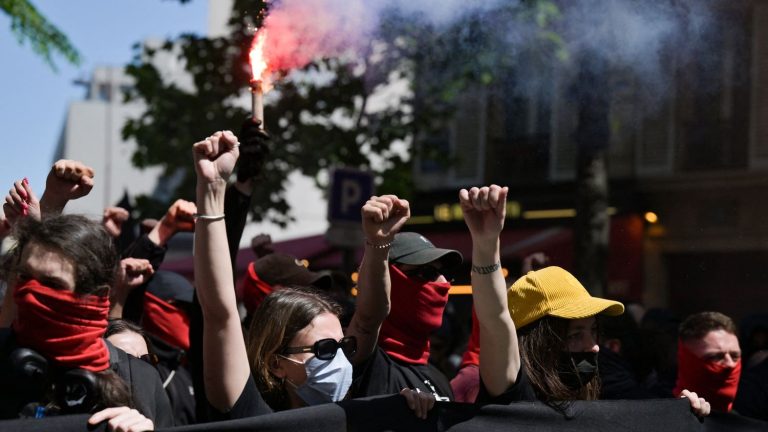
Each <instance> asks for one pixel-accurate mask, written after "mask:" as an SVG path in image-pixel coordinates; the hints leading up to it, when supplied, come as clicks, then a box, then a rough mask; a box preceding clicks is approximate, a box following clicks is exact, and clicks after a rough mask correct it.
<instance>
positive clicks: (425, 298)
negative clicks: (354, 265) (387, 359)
mask: <svg viewBox="0 0 768 432" xmlns="http://www.w3.org/2000/svg"><path fill="white" fill-rule="evenodd" d="M389 275H390V279H391V280H392V290H391V292H390V300H391V304H392V309H391V311H390V312H389V316H388V317H387V319H386V320H384V324H382V326H381V334H380V335H379V346H380V347H381V348H382V349H383V350H384V351H385V352H386V353H387V354H389V355H390V356H391V357H392V358H395V359H397V360H400V361H403V362H405V363H411V364H427V361H428V360H429V336H430V335H431V334H432V332H433V331H435V330H437V329H438V328H440V324H442V322H443V309H445V304H446V303H447V302H448V290H450V288H451V284H450V283H448V282H423V281H419V280H418V279H412V278H409V277H408V276H406V275H405V274H404V273H403V272H402V271H400V269H398V268H397V267H395V266H393V265H390V266H389Z"/></svg>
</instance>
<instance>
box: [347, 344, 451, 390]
mask: <svg viewBox="0 0 768 432" xmlns="http://www.w3.org/2000/svg"><path fill="white" fill-rule="evenodd" d="M404 388H410V389H414V390H415V389H418V390H421V391H423V392H429V393H432V394H433V395H434V396H435V399H436V400H438V401H445V402H448V401H451V400H453V391H452V390H451V385H450V384H449V383H448V379H447V378H446V377H445V375H443V373H442V372H440V371H439V370H438V369H437V368H436V367H434V366H432V365H431V364H425V365H413V364H407V363H400V362H398V361H396V360H395V359H393V358H392V357H390V356H389V355H388V354H387V353H386V352H384V350H383V349H381V348H380V347H376V350H375V351H374V352H373V354H371V356H370V357H369V358H368V360H366V361H365V362H364V363H362V364H361V365H359V366H357V367H355V371H354V381H353V382H352V388H351V389H350V392H349V397H348V398H361V397H367V396H381V395H387V394H392V393H399V392H400V390H402V389H404Z"/></svg>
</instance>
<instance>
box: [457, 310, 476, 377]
mask: <svg viewBox="0 0 768 432" xmlns="http://www.w3.org/2000/svg"><path fill="white" fill-rule="evenodd" d="M469 365H475V366H480V323H479V322H477V313H475V308H474V306H473V307H472V335H471V336H470V337H469V342H467V350H466V351H465V352H464V356H463V357H462V358H461V366H459V369H461V368H463V367H465V366H469Z"/></svg>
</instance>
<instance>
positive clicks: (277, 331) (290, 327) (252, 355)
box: [246, 287, 341, 410]
mask: <svg viewBox="0 0 768 432" xmlns="http://www.w3.org/2000/svg"><path fill="white" fill-rule="evenodd" d="M326 312H329V313H332V314H334V315H336V316H337V317H338V316H339V314H340V312H341V308H340V307H339V306H338V305H337V304H336V303H335V302H333V300H331V299H329V298H327V297H325V296H324V295H322V294H320V293H319V292H316V291H313V290H310V289H308V288H299V287H293V288H282V289H279V290H277V291H274V292H272V293H271V294H269V295H268V296H267V297H266V298H265V299H264V301H263V302H262V303H261V304H260V305H259V307H258V308H257V309H256V311H255V312H254V314H253V319H251V325H250V327H249V329H248V336H247V338H246V340H247V349H248V361H249V363H250V365H251V372H252V373H253V377H254V379H255V380H256V386H257V387H258V388H259V392H260V393H261V396H262V397H263V398H264V400H265V401H266V402H267V404H269V406H270V407H271V408H272V409H274V410H284V409H288V408H290V402H289V399H288V394H287V393H286V390H285V383H284V380H281V379H279V378H278V377H276V376H275V375H273V374H272V372H271V369H272V367H273V366H274V365H275V362H277V354H279V353H280V352H282V351H283V350H284V349H285V348H286V347H287V346H288V344H289V343H291V341H292V340H293V338H294V337H295V336H296V334H297V333H298V332H299V331H301V330H302V329H303V328H305V327H306V326H308V325H309V324H310V323H311V322H312V320H314V319H315V317H317V316H318V315H320V314H323V313H326Z"/></svg>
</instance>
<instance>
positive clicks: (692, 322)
mask: <svg viewBox="0 0 768 432" xmlns="http://www.w3.org/2000/svg"><path fill="white" fill-rule="evenodd" d="M715 330H725V331H726V332H728V333H731V334H734V335H735V334H736V324H734V323H733V320H732V319H730V318H729V317H728V316H727V315H724V314H721V313H720V312H699V313H695V314H693V315H690V316H688V318H686V319H685V321H683V322H682V323H680V328H679V333H678V336H679V337H680V340H682V341H689V340H693V339H701V338H703V337H704V336H706V335H707V333H709V332H711V331H715Z"/></svg>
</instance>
